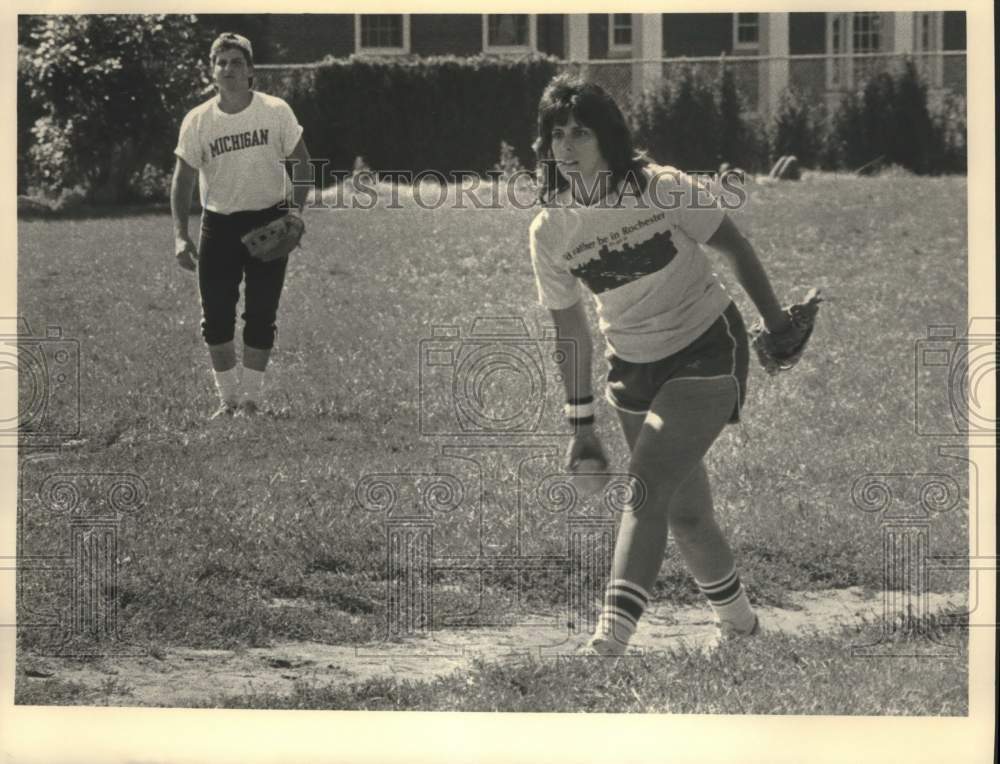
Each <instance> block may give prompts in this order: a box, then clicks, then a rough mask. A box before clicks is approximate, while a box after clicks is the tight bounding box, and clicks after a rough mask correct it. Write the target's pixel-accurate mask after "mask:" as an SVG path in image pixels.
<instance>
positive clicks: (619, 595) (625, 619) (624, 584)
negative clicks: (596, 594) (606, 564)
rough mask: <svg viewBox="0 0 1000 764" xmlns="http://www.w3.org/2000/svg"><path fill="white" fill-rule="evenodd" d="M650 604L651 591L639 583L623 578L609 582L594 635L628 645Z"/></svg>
mask: <svg viewBox="0 0 1000 764" xmlns="http://www.w3.org/2000/svg"><path fill="white" fill-rule="evenodd" d="M648 605H649V592H647V591H646V590H645V589H643V588H642V587H641V586H639V585H638V584H634V583H632V582H631V581H626V580H625V579H623V578H616V579H614V580H612V581H610V582H608V585H607V587H606V589H605V590H604V607H603V608H602V609H601V617H600V618H599V619H598V621H597V629H596V630H595V631H594V636H595V637H598V638H601V639H608V640H613V641H615V642H619V643H621V644H622V645H627V644H628V642H629V640H630V639H631V638H632V635H633V634H634V633H635V630H636V628H637V627H638V626H639V619H640V618H642V614H643V612H645V610H646V608H647V607H648Z"/></svg>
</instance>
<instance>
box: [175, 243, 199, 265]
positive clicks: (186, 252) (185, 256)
mask: <svg viewBox="0 0 1000 764" xmlns="http://www.w3.org/2000/svg"><path fill="white" fill-rule="evenodd" d="M174 254H175V255H176V256H177V264H178V265H179V266H180V267H181V268H183V269H184V270H186V271H194V270H197V269H198V265H197V263H198V250H197V249H196V248H195V246H194V242H192V241H191V239H189V238H187V237H183V238H182V237H178V238H177V239H176V240H175V241H174Z"/></svg>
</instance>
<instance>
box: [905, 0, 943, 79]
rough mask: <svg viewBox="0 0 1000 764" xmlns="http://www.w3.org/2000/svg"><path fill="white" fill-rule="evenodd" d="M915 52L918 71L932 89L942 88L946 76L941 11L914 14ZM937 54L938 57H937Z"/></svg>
mask: <svg viewBox="0 0 1000 764" xmlns="http://www.w3.org/2000/svg"><path fill="white" fill-rule="evenodd" d="M913 16H914V19H913V20H914V29H913V37H914V39H913V52H914V53H915V54H916V55H915V56H914V60H915V61H916V65H917V71H919V72H920V74H921V75H922V76H923V78H924V80H925V81H926V82H927V84H928V85H929V86H930V87H932V88H940V87H941V84H942V80H943V76H944V61H943V59H942V57H941V55H940V53H939V52H940V51H941V50H943V49H944V24H943V23H942V21H943V14H942V13H941V12H940V11H936V12H934V11H932V12H926V13H925V12H921V13H914V14H913ZM935 54H937V55H935Z"/></svg>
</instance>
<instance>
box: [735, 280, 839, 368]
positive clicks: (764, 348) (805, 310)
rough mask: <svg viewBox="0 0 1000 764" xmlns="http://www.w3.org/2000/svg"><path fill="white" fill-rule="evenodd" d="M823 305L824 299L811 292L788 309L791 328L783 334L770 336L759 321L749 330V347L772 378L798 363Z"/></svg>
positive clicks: (816, 290)
mask: <svg viewBox="0 0 1000 764" xmlns="http://www.w3.org/2000/svg"><path fill="white" fill-rule="evenodd" d="M821 302H823V299H822V298H821V297H820V296H819V290H818V289H810V290H809V293H808V294H807V295H806V296H805V299H804V300H803V301H802V302H797V303H795V304H794V305H789V306H788V307H787V308H785V314H786V315H787V316H788V319H789V321H791V326H790V327H789V328H788V329H787V330H786V331H784V332H781V333H780V334H775V333H773V332H769V331H768V330H767V329H766V328H764V323H763V321H761V320H760V319H758V320H757V322H756V323H754V325H753V327H752V328H751V329H750V344H751V345H753V349H754V350H755V351H756V353H757V360H758V361H760V365H761V366H763V367H764V371H766V372H767V373H768V374H770V375H772V376H773V375H775V374H777V373H778V372H780V371H788V370H789V369H791V368H792V367H793V366H795V364H797V363H798V362H799V359H800V358H801V357H802V353H803V351H804V350H805V349H806V345H808V344H809V338H810V337H812V332H813V327H814V326H815V325H816V316H817V315H818V314H819V304H820V303H821Z"/></svg>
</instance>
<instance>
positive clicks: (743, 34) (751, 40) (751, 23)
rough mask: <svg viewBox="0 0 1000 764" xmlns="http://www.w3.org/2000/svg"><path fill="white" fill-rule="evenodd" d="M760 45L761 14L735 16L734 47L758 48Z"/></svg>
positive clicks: (736, 14) (739, 14)
mask: <svg viewBox="0 0 1000 764" xmlns="http://www.w3.org/2000/svg"><path fill="white" fill-rule="evenodd" d="M758 45H760V14H759V13H735V14H733V47H734V48H756V47H757V46H758Z"/></svg>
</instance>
